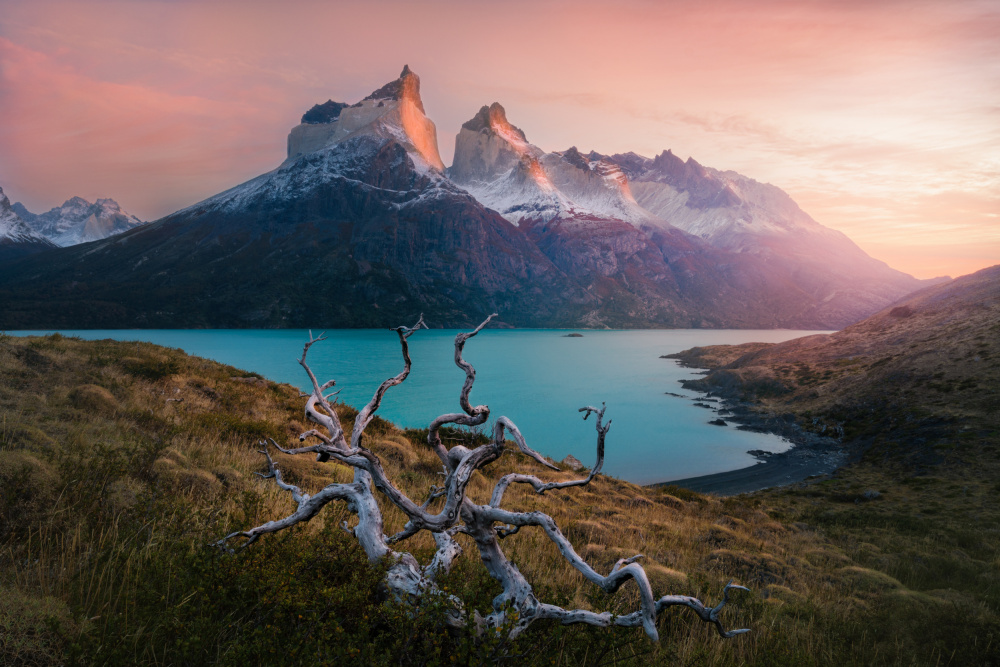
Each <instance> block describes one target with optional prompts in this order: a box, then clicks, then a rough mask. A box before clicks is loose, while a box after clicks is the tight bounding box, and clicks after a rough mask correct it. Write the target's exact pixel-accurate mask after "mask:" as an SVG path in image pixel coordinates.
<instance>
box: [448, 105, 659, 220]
mask: <svg viewBox="0 0 1000 667" xmlns="http://www.w3.org/2000/svg"><path fill="white" fill-rule="evenodd" d="M592 156H596V157H591V156H584V155H583V154H582V153H580V151H579V150H577V148H576V147H573V148H570V149H569V150H566V151H562V152H555V153H546V152H545V151H544V150H542V149H541V148H539V147H538V146H535V145H534V144H531V143H529V142H528V139H527V137H526V136H525V134H524V132H523V131H522V130H521V129H520V128H518V127H516V126H515V125H513V124H511V122H510V121H509V120H508V119H507V114H506V111H505V110H504V108H503V107H502V106H501V105H500V104H499V103H497V102H494V103H493V104H491V105H490V106H484V107H482V108H481V109H480V110H479V112H478V113H477V114H476V115H475V116H473V118H472V119H471V120H469V121H468V122H466V123H465V124H463V125H462V129H461V130H460V131H459V133H458V136H457V137H456V139H455V159H454V161H453V162H452V166H451V167H450V168H449V170H448V175H449V176H450V177H451V179H452V180H454V181H455V182H456V183H458V184H460V185H461V186H462V187H463V188H465V189H466V190H468V191H469V193H470V194H472V195H473V196H474V197H476V199H478V200H479V201H480V202H481V203H482V204H483V205H485V206H488V207H490V208H492V209H493V210H495V211H498V212H499V213H500V214H501V215H502V216H504V217H505V218H507V220H509V221H510V222H512V223H514V224H520V223H521V222H522V221H524V220H539V221H549V220H552V219H554V218H556V217H562V218H574V217H576V218H582V217H591V218H611V219H616V220H625V221H627V222H632V223H634V224H638V223H640V222H642V221H644V220H645V219H646V218H647V217H649V216H648V214H647V213H646V212H645V211H643V210H642V209H641V208H640V207H639V205H638V204H636V203H635V200H634V199H633V198H632V194H631V192H630V191H629V187H628V178H627V177H626V175H625V173H624V172H623V171H622V170H621V168H620V167H619V166H618V165H617V164H615V163H614V162H611V161H609V160H606V159H605V158H604V157H603V156H600V155H597V154H592Z"/></svg>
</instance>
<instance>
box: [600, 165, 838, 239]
mask: <svg viewBox="0 0 1000 667" xmlns="http://www.w3.org/2000/svg"><path fill="white" fill-rule="evenodd" d="M607 159H608V160H610V161H612V162H614V163H616V164H617V165H619V167H620V168H621V169H622V170H623V171H624V172H625V173H626V174H627V175H628V178H629V184H630V187H631V191H632V193H633V194H634V196H635V201H636V202H637V203H638V204H639V205H640V206H642V207H643V208H644V209H646V210H647V211H649V213H650V214H651V215H652V218H653V221H654V222H653V224H654V225H655V224H657V223H656V222H655V221H657V220H658V221H665V223H669V225H672V226H674V227H678V228H680V229H682V230H684V231H686V232H688V233H689V234H693V235H695V236H698V237H699V238H702V239H704V240H706V241H708V242H709V243H711V244H712V245H714V246H716V247H719V248H726V249H728V250H735V251H738V252H741V251H748V250H754V249H757V248H759V246H760V243H761V239H762V238H772V239H779V238H787V237H795V236H802V235H808V236H818V237H822V238H827V239H829V240H831V241H833V240H835V241H837V242H838V243H841V242H844V241H847V237H846V236H844V235H843V234H841V233H840V232H837V231H835V230H833V229H830V228H828V227H824V226H823V225H821V224H819V223H818V222H816V221H815V220H813V219H812V218H811V217H810V216H809V215H808V214H807V213H806V212H805V211H803V210H802V209H801V208H799V206H798V204H796V203H795V202H794V201H793V200H792V198H791V197H789V196H788V194H786V193H785V192H784V191H783V190H781V189H780V188H778V187H775V186H774V185H771V184H769V183H760V182H758V181H755V180H754V179H752V178H749V177H747V176H743V175H742V174H738V173H736V172H735V171H719V170H717V169H712V168H711V167H704V166H702V165H700V164H698V162H696V161H695V160H694V159H693V158H689V159H688V160H687V161H683V160H681V159H680V158H678V157H677V156H675V155H674V154H673V153H672V152H671V151H664V152H663V153H661V154H660V155H658V156H657V157H656V158H647V157H643V156H641V155H636V154H635V153H624V154H615V155H612V156H609V157H607Z"/></svg>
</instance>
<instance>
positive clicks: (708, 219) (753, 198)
mask: <svg viewBox="0 0 1000 667" xmlns="http://www.w3.org/2000/svg"><path fill="white" fill-rule="evenodd" d="M605 159H606V160H609V161H611V162H613V163H615V164H617V165H618V166H619V167H620V168H621V169H622V171H623V172H624V173H625V174H626V175H627V176H628V178H629V181H630V184H631V189H632V193H633V194H634V196H635V199H636V201H637V202H638V203H639V204H640V205H641V206H642V207H643V208H644V209H645V210H647V211H649V213H650V214H651V216H652V218H653V219H654V220H659V221H663V222H660V223H656V222H654V223H652V224H665V223H669V225H670V226H671V227H675V228H679V229H682V230H684V231H685V232H688V233H689V234H692V235H694V236H697V237H698V238H700V239H702V240H704V241H705V242H707V243H708V244H710V245H711V246H712V247H714V248H719V249H721V250H728V251H730V252H733V253H739V254H741V255H752V256H756V257H757V258H758V259H759V260H760V261H761V262H762V263H766V264H767V265H768V266H770V267H771V268H772V269H773V270H774V271H775V272H777V273H779V274H782V275H784V276H786V277H787V278H788V279H789V280H792V281H794V282H795V284H796V285H798V286H799V287H800V288H801V289H802V290H804V291H805V292H807V293H808V294H810V295H811V296H813V297H814V298H815V299H816V302H817V306H816V308H817V312H818V313H823V315H822V317H824V318H826V319H829V320H830V321H843V322H845V323H849V322H853V321H857V320H859V319H861V318H862V317H865V316H866V315H869V314H871V313H872V312H874V311H876V310H878V309H880V308H882V307H884V306H886V305H888V304H889V303H891V302H892V301H895V300H896V299H898V298H900V297H902V296H904V295H906V294H908V293H910V292H912V291H914V290H916V289H919V288H920V287H923V286H925V285H928V284H933V283H935V282H941V281H942V280H947V278H940V279H935V280H933V281H920V280H917V279H915V278H914V277H913V276H910V275H908V274H905V273H903V272H901V271H897V270H895V269H893V268H891V267H889V266H888V265H887V264H886V263H885V262H881V261H879V260H877V259H874V258H872V257H870V256H869V255H868V254H867V253H865V252H864V251H863V250H862V249H861V248H859V247H858V246H857V245H856V244H855V243H854V242H853V241H851V240H850V239H849V238H848V237H847V236H846V235H844V234H843V233H841V232H838V231H836V230H833V229H830V228H829V227H824V226H823V225H821V224H819V223H818V222H816V221H815V220H813V219H812V218H811V217H810V216H809V215H808V214H807V213H805V211H803V210H802V209H801V208H799V206H798V204H796V203H795V202H794V201H793V200H792V198H791V197H789V196H788V195H787V194H786V193H785V192H784V191H782V190H781V189H780V188H777V187H775V186H773V185H770V184H767V183H758V182H757V181H755V180H753V179H752V178H748V177H746V176H743V175H741V174H738V173H736V172H734V171H725V172H723V171H718V170H716V169H712V168H709V167H704V166H702V165H700V164H698V162H696V161H695V160H694V158H688V160H687V161H683V160H681V159H680V158H678V157H677V156H676V155H674V154H673V153H672V152H670V151H669V150H668V151H664V152H663V153H661V154H660V155H658V156H657V157H656V158H653V159H650V158H646V157H642V156H639V155H636V154H635V153H626V154H616V155H612V156H609V157H607V158H605Z"/></svg>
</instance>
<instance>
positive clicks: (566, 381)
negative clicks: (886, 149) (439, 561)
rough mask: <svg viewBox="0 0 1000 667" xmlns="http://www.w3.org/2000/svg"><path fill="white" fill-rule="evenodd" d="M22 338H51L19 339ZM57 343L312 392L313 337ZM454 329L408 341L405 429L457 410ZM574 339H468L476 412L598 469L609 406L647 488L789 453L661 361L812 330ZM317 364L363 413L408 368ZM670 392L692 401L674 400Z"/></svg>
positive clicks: (502, 333)
mask: <svg viewBox="0 0 1000 667" xmlns="http://www.w3.org/2000/svg"><path fill="white" fill-rule="evenodd" d="M13 333H15V334H17V335H29V334H44V333H51V332H50V331H21V332H13ZM60 333H62V334H64V335H68V336H79V337H80V338H84V339H101V338H113V339H115V340H137V341H149V342H151V343H156V344H158V345H165V346H167V347H175V348H180V349H182V350H184V351H185V352H187V353H189V354H194V355H197V356H200V357H206V358H209V359H214V360H216V361H220V362H222V363H226V364H230V365H232V366H236V367H237V368H242V369H246V370H248V371H254V372H256V373H260V374H261V375H263V376H265V377H267V378H269V379H272V380H276V381H279V382H288V383H289V384H292V385H294V386H297V387H300V388H303V389H305V388H306V386H307V384H308V378H307V377H306V376H305V373H304V372H303V370H302V369H301V367H300V366H299V365H298V363H296V360H297V359H298V357H299V355H300V354H301V352H302V345H303V343H304V342H305V341H306V340H307V338H308V333H307V332H306V331H301V330H294V329H293V330H288V329H286V330H217V329H216V330H107V331H102V330H88V331H70V330H63V331H61V332H60ZM456 333H457V332H456V331H449V330H426V331H424V330H422V331H419V332H417V333H416V334H414V335H413V337H411V338H410V355H411V357H412V359H413V371H412V372H411V374H410V377H409V378H408V379H407V380H406V382H404V383H403V384H402V385H399V386H397V387H393V388H392V389H390V390H389V392H388V393H387V394H386V398H385V400H384V401H383V403H382V408H381V409H380V410H379V413H378V414H379V415H380V416H381V417H383V418H385V419H388V420H390V421H392V422H395V423H396V424H399V425H401V426H405V427H414V428H425V427H426V426H427V425H428V424H429V423H430V422H431V421H432V420H433V419H434V418H435V417H437V416H438V415H439V414H442V413H445V412H460V411H461V409H460V408H459V405H458V392H459V389H460V388H461V386H462V382H463V380H464V374H463V373H462V371H461V370H459V369H458V368H456V367H455V364H454V361H453V354H454V338H455V334H456ZM566 333H567V332H566V331H557V330H549V329H546V330H532V329H517V330H502V329H488V330H486V331H483V332H481V333H480V334H479V335H478V336H476V337H475V338H473V339H471V340H469V342H468V343H466V346H465V358H466V360H468V361H469V362H470V363H472V364H473V365H474V366H475V367H476V371H477V374H476V384H475V387H474V388H473V390H472V394H471V397H470V399H471V401H472V403H473V405H475V404H480V403H485V404H487V405H489V406H490V408H491V411H492V414H493V416H499V415H506V416H507V417H509V418H510V419H511V420H512V421H513V422H514V423H515V424H517V425H518V427H519V428H520V429H521V432H522V433H523V434H524V436H525V438H526V439H527V441H528V444H529V445H531V446H532V447H534V448H535V449H536V450H538V451H540V452H542V453H543V454H545V455H547V456H551V457H552V458H553V459H555V460H557V461H558V460H561V459H562V458H563V457H565V456H566V455H567V454H572V455H573V456H575V457H577V458H578V459H580V460H581V461H583V462H584V463H585V464H587V465H593V462H594V456H595V451H596V450H595V444H596V436H595V433H594V427H593V421H592V419H591V420H588V421H586V422H584V421H583V420H582V418H581V415H580V413H579V412H578V409H579V408H580V407H582V406H584V405H600V403H601V402H602V401H604V402H606V403H607V406H608V410H607V413H606V417H608V418H610V419H611V420H612V422H613V425H612V427H611V430H610V431H609V433H608V436H607V452H606V462H605V467H604V471H605V472H606V473H608V474H610V475H615V476H617V477H621V478H623V479H627V480H629V481H632V482H636V483H639V484H649V483H653V482H661V481H666V480H671V479H681V478H684V477H693V476H696V475H707V474H711V473H716V472H723V471H726V470H734V469H736V468H742V467H745V466H749V465H753V464H754V463H755V460H754V459H753V457H751V456H749V455H748V454H747V453H746V452H747V450H750V449H763V450H767V451H775V452H777V451H783V450H784V449H787V448H788V446H789V444H788V442H787V441H784V440H782V439H781V438H778V437H776V436H771V435H764V434H759V433H748V432H745V431H739V430H737V429H735V428H733V427H731V426H727V427H722V426H713V425H710V424H708V421H709V420H710V419H715V413H714V412H712V411H710V410H706V409H705V408H700V407H696V406H694V405H693V402H694V401H692V400H691V399H692V398H695V397H696V394H694V393H693V392H688V391H685V390H684V389H682V388H681V386H680V384H679V382H678V381H679V380H681V379H685V378H691V377H693V376H694V375H695V374H694V373H693V372H692V371H691V370H689V369H684V368H680V367H679V366H678V365H677V363H676V362H675V361H673V360H669V359H660V358H659V357H660V355H662V354H670V353H673V352H679V351H681V350H685V349H687V348H690V347H694V346H696V345H719V344H736V343H746V342H751V341H764V342H775V343H776V342H781V341H784V340H788V339H791V338H798V337H800V336H806V335H809V334H813V333H819V332H815V331H787V330H775V331H747V330H723V331H719V330H703V329H683V330H657V331H646V330H643V331H583V332H582V333H583V337H582V338H567V337H566V336H565V334H566ZM327 336H328V337H329V340H326V341H324V342H322V343H319V344H317V345H315V346H314V347H313V348H312V350H311V351H310V353H309V361H310V365H311V367H312V368H313V371H314V372H315V373H316V375H317V376H318V377H319V379H320V381H321V382H322V381H325V380H327V379H330V378H334V379H336V380H337V388H340V389H342V392H341V394H340V397H339V398H340V400H341V401H343V402H346V403H348V404H350V405H354V406H358V407H360V406H361V405H364V404H365V403H367V402H368V400H369V399H370V398H371V396H372V393H373V392H374V391H375V389H376V388H377V387H378V385H379V384H380V383H381V382H382V380H384V379H385V378H387V377H390V376H392V375H395V374H396V373H398V372H399V371H400V370H401V369H402V366H403V361H402V356H401V354H400V348H399V342H398V339H397V337H396V334H395V333H393V332H391V331H385V330H370V329H360V330H359V329H350V330H336V331H328V332H327ZM665 392H672V393H676V394H682V395H684V396H687V397H690V398H677V397H675V396H669V395H667V394H666V393H665Z"/></svg>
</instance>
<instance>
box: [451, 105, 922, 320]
mask: <svg viewBox="0 0 1000 667" xmlns="http://www.w3.org/2000/svg"><path fill="white" fill-rule="evenodd" d="M448 175H449V176H450V177H451V178H452V180H454V181H455V182H456V183H458V184H459V185H461V186H462V187H463V188H465V189H466V190H468V191H469V192H470V193H471V194H472V195H473V196H475V197H476V198H477V199H478V200H479V201H480V202H481V203H482V204H483V205H484V206H487V207H489V208H492V209H494V210H496V211H498V212H499V213H500V214H501V215H503V216H504V217H505V218H506V219H507V220H509V221H510V222H512V223H514V224H516V225H519V226H520V227H521V228H522V229H524V230H525V231H526V232H527V233H528V234H529V236H530V237H531V238H532V240H533V241H535V243H536V244H537V245H538V246H539V247H540V248H541V249H542V251H543V252H545V254H546V255H547V256H548V257H549V259H551V260H552V261H553V262H555V264H556V265H557V266H559V267H560V268H561V269H563V270H564V271H566V272H567V273H569V274H570V275H573V276H575V277H576V278H577V279H580V280H583V281H584V283H585V284H588V283H589V281H590V279H596V278H597V277H603V278H611V277H617V281H616V282H617V283H618V284H619V285H625V284H627V285H629V287H628V288H626V289H624V290H619V292H623V291H624V292H628V293H631V295H632V298H631V301H632V302H636V298H638V302H639V303H640V304H641V306H640V310H641V311H642V312H644V313H645V314H646V316H647V317H649V318H650V320H651V321H655V317H653V316H651V315H650V314H651V313H652V312H654V311H655V309H656V306H657V305H658V304H664V303H672V304H678V303H680V304H683V306H682V307H683V310H684V311H685V312H687V313H691V314H695V313H697V314H699V315H700V316H701V317H702V318H703V320H702V321H703V325H706V326H720V323H721V322H724V323H725V324H721V326H762V327H803V328H809V327H814V328H839V327H842V326H845V325H847V324H850V323H851V322H855V321H857V320H858V319H860V318H862V317H864V316H866V315H869V314H871V313H872V312H874V311H876V310H878V309H879V308H881V307H883V306H885V305H886V304H888V303H891V302H892V301H893V300H895V299H898V298H899V297H901V296H903V295H905V294H907V293H909V292H912V291H914V290H915V289H919V288H920V287H921V286H923V285H924V284H925V283H923V282H922V281H919V280H917V279H915V278H913V277H912V276H909V275H906V274H904V273H901V272H899V271H895V270H894V269H891V268H889V267H888V266H887V265H886V264H884V263H883V262H879V261H878V260H875V259H872V258H871V257H869V256H868V255H866V254H865V253H864V251H862V250H861V249H860V248H858V247H857V246H856V245H855V244H854V243H853V242H851V241H850V239H848V238H847V237H846V236H844V235H843V234H841V233H840V232H837V231H834V230H832V229H829V228H826V227H823V226H822V225H820V224H819V223H817V222H816V221H814V220H813V219H812V218H810V217H809V216H808V215H806V214H805V213H804V212H803V211H802V210H801V209H800V208H799V207H798V206H797V205H796V204H795V202H794V201H792V199H791V198H790V197H789V196H788V195H787V194H785V193H784V192H782V191H781V190H779V189H778V188H776V187H774V186H771V185H762V184H760V183H757V182H756V181H753V180H752V179H749V178H746V177H744V176H740V175H739V174H736V173H735V172H725V173H721V172H717V171H715V170H712V169H707V168H705V167H702V166H701V165H699V164H698V163H697V162H695V161H694V160H693V159H689V160H688V161H687V162H683V161H681V160H680V159H678V158H677V157H675V156H674V155H673V154H672V153H670V151H665V152H664V153H663V154H661V155H660V156H658V157H657V158H655V159H650V158H645V157H642V156H639V155H636V154H635V153H628V154H619V155H611V156H605V155H601V154H599V153H596V152H593V151H591V152H590V153H587V154H583V153H581V152H580V151H579V150H578V149H577V148H575V147H573V148H570V149H568V150H566V151H562V152H552V153H546V152H545V151H543V150H542V149H541V148H539V147H537V146H535V145H533V144H531V143H529V142H528V139H527V137H526V136H525V133H524V132H523V131H522V130H521V129H519V128H518V127H516V126H514V125H512V124H511V123H510V121H509V120H508V119H507V114H506V111H505V109H504V108H503V107H502V106H501V105H500V104H499V103H494V104H492V105H491V106H488V107H487V106H484V107H482V108H481V109H480V110H479V112H478V113H477V114H476V116H475V117H473V118H472V119H471V120H470V121H468V122H467V123H465V124H464V125H463V126H462V129H461V131H460V132H459V134H458V136H457V137H456V140H455V159H454V161H453V163H452V166H451V167H450V168H449V169H448ZM680 257H683V258H684V263H683V264H678V262H677V259H678V258H680ZM604 282H605V283H606V282H607V281H606V280H605V281H604ZM590 284H591V285H592V284H593V283H590ZM588 286H589V285H588ZM619 298H620V297H619ZM685 301H686V302H687V303H685Z"/></svg>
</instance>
